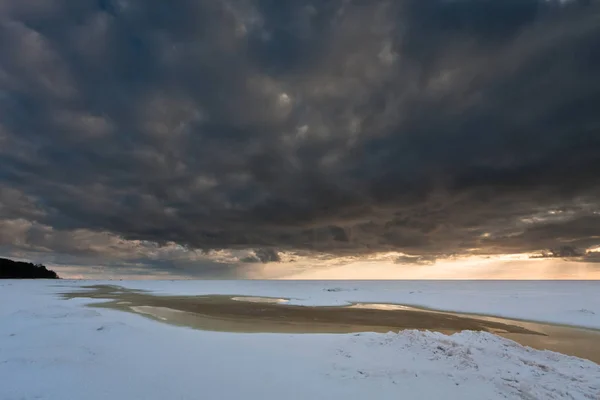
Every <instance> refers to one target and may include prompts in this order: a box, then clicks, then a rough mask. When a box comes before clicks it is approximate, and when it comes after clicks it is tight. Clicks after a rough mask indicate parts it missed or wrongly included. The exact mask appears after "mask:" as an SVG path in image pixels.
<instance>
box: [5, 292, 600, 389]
mask: <svg viewBox="0 0 600 400" xmlns="http://www.w3.org/2000/svg"><path fill="white" fill-rule="evenodd" d="M88 283H89V282H63V281H61V282H55V281H19V282H17V281H6V282H0V377H2V379H1V384H0V399H1V400H21V399H26V400H30V399H32V400H33V399H44V400H70V399H73V400H77V399H89V400H96V399H98V400H99V399H102V400H105V399H113V400H120V399H128V400H129V399H133V400H135V399H144V400H154V399H157V400H158V399H160V400H163V399H182V400H185V399H198V398H206V399H240V398H243V399H246V400H254V399H281V398H285V399H367V398H368V399H371V398H372V399H441V398H444V399H465V400H470V399H477V400H480V399H490V400H496V399H576V400H579V399H582V400H583V399H588V400H589V399H600V366H599V365H596V364H594V363H592V362H590V361H586V360H582V359H578V358H575V357H569V356H565V355H561V354H558V353H553V352H548V351H538V350H533V349H530V348H526V347H523V346H520V345H518V344H516V343H514V342H512V341H509V340H506V339H502V338H499V337H496V336H494V335H491V334H488V333H481V332H461V333H459V334H455V335H452V336H446V335H442V334H439V333H429V332H417V331H403V332H400V333H388V334H375V333H361V334H347V335H326V334H314V335H313V334H310V335H288V334H240V333H218V332H207V331H198V330H193V329H189V328H182V327H175V326H171V325H168V324H164V323H160V322H157V321H154V320H151V319H148V318H145V317H143V316H140V315H136V314H133V313H125V312H119V311H116V310H110V309H104V308H96V309H94V308H89V307H85V304H87V303H91V302H95V301H98V300H88V299H72V300H63V299H61V298H60V297H58V296H56V294H57V293H60V292H64V291H69V290H71V289H69V288H65V287H64V286H63V285H66V286H69V287H70V288H72V289H75V288H77V287H80V286H81V285H84V284H88ZM115 283H116V284H120V283H121V282H113V284H115ZM294 283H295V284H297V287H296V289H294V290H291V289H290V288H293V287H294ZM124 285H125V286H127V287H137V288H140V289H147V290H152V291H157V292H160V293H162V294H167V293H172V294H200V293H199V292H203V291H204V292H205V293H208V292H209V291H210V292H211V293H219V292H220V293H223V294H235V295H239V296H254V295H262V296H264V297H273V298H289V297H297V298H300V299H310V300H311V301H322V302H326V301H329V300H331V301H341V300H345V301H355V300H356V299H357V298H359V299H360V300H361V301H377V302H385V301H390V299H397V300H396V301H399V302H401V301H402V300H403V299H404V298H406V297H407V296H409V295H408V294H405V293H404V292H403V291H404V290H408V289H409V288H410V286H413V287H412V289H411V290H412V291H414V290H421V291H425V294H422V295H421V296H420V297H419V298H418V299H419V300H420V301H425V300H427V298H428V294H429V295H430V296H431V295H434V294H435V296H434V297H436V298H434V299H433V300H429V303H427V304H428V305H430V306H431V305H435V304H436V302H437V304H442V298H444V297H445V296H446V297H447V298H448V302H446V303H447V305H448V307H453V306H460V304H461V301H462V302H464V304H467V303H468V299H471V300H472V299H473V298H475V299H477V300H478V301H487V303H488V304H492V305H493V304H497V307H498V308H497V309H500V310H504V311H506V312H508V313H516V314H519V315H522V316H527V315H526V313H524V312H523V311H522V310H510V309H509V308H508V306H505V308H502V307H501V306H500V305H499V303H497V302H498V298H502V297H504V298H507V299H508V298H510V295H509V294H510V293H513V292H514V289H508V287H510V285H508V284H504V288H501V287H500V286H502V285H503V284H501V283H498V285H499V286H498V285H496V286H494V285H491V286H490V285H488V286H486V287H483V288H482V289H479V291H478V292H477V285H476V284H473V285H470V284H465V283H458V284H454V285H449V286H444V285H436V284H429V285H424V286H426V287H422V288H419V289H415V287H414V285H413V284H409V283H405V282H404V283H403V282H400V283H395V282H394V283H390V282H375V283H373V284H372V286H369V284H366V285H365V284H363V283H357V282H345V283H339V282H337V283H336V284H335V285H336V287H339V288H342V289H344V290H340V291H331V292H330V291H327V290H323V289H324V288H325V289H329V288H332V287H330V286H329V285H330V284H329V283H323V282H321V283H313V285H314V287H313V288H310V285H309V284H308V283H303V282H287V283H286V285H283V286H280V285H279V283H273V284H271V283H269V282H230V283H223V282H212V283H211V282H201V283H199V282H126V283H124ZM211 285H212V287H213V289H212V290H211V289H210V288H211ZM529 285H531V286H527V285H525V286H521V288H523V287H529V288H530V289H529V290H528V291H526V293H524V294H522V295H525V294H528V296H526V297H525V298H528V299H529V300H530V301H531V302H532V303H535V304H538V303H542V302H543V299H542V298H543V297H544V290H546V294H545V296H547V298H548V299H549V301H551V302H554V301H557V299H559V298H561V299H566V300H568V302H567V304H566V305H563V306H561V307H562V308H560V309H559V310H558V312H557V313H556V314H551V313H549V314H545V315H544V318H546V317H548V318H555V319H556V318H558V319H560V318H563V317H564V315H566V314H564V315H563V311H565V310H571V309H574V310H579V309H582V308H583V309H587V310H590V311H592V312H595V310H598V308H597V303H593V302H594V301H597V300H596V299H594V297H595V296H590V297H589V299H588V300H589V301H588V302H587V303H586V302H584V301H583V299H578V297H581V296H585V295H586V293H590V292H589V291H590V290H591V289H589V288H590V287H594V286H593V285H586V284H583V283H582V284H581V286H579V287H578V286H577V285H574V286H570V287H569V288H567V287H563V288H562V289H561V286H560V285H556V286H555V287H554V289H555V290H553V291H548V288H549V286H545V287H540V286H537V289H536V286H535V285H533V284H529ZM596 285H597V284H596ZM394 287H395V288H396V290H398V291H399V294H398V295H394V293H390V292H387V291H386V290H384V289H386V288H387V289H389V290H394ZM493 287H495V289H494V290H490V292H489V293H487V294H486V291H487V290H489V289H490V288H493ZM595 287H596V289H597V288H598V286H595ZM286 289H290V293H291V294H293V296H292V295H291V294H288V293H286ZM346 289H348V290H346ZM350 289H352V290H350ZM354 289H356V290H354ZM215 290H217V291H216V292H215ZM569 290H571V294H569ZM463 291H464V293H463ZM573 291H574V292H573ZM407 293H408V292H407ZM596 293H597V292H596ZM378 295H379V297H377V296H378ZM488 295H489V297H490V299H487V300H486V298H487V297H486V296H488ZM461 296H463V297H461ZM554 296H556V297H554ZM385 299H387V300H385ZM413 304H414V303H413ZM552 304H553V303H552ZM557 305H559V303H557ZM472 307H480V305H472ZM529 307H530V308H529V309H535V307H541V306H540V305H539V304H538V305H537V306H529ZM596 314H597V313H596ZM582 315H585V316H586V318H587V317H589V316H590V314H587V313H582ZM532 316H533V315H529V317H532ZM592 320H593V318H592ZM586 321H587V320H586Z"/></svg>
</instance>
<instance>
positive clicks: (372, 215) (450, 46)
mask: <svg viewBox="0 0 600 400" xmlns="http://www.w3.org/2000/svg"><path fill="white" fill-rule="evenodd" d="M588 3H589V4H588ZM599 15H600V10H599V7H598V4H597V3H596V2H587V3H586V2H570V3H568V4H567V3H565V2H554V1H534V0H519V1H516V0H514V1H513V0H508V1H506V0H505V1H501V0H494V1H492V0H485V1H475V0H461V1H452V2H450V1H442V0H439V1H436V0H432V1H425V2H424V1H416V0H402V1H386V0H377V1H371V2H368V4H367V3H364V2H360V1H342V0H339V1H337V0H332V1H326V2H323V1H309V0H303V1H296V2H269V1H259V0H255V1H252V0H247V1H226V0H221V1H213V0H200V1H198V0H193V1H192V0H182V1H178V2H176V3H168V4H167V3H165V2H162V1H158V0H150V1H149V0H128V1H113V0H103V1H100V2H99V1H95V0H94V1H92V0H80V1H79V2H78V3H77V6H76V7H74V6H72V5H69V4H68V3H67V2H64V1H60V0H56V1H48V2H34V3H32V2H22V1H17V0H8V1H4V2H2V5H0V32H1V33H0V49H2V50H0V163H1V165H2V169H1V170H0V217H1V218H2V219H3V221H4V223H5V224H12V223H14V221H21V222H19V224H30V227H29V228H28V234H27V235H29V236H30V237H29V239H28V240H29V241H30V242H31V243H33V244H31V246H34V247H36V248H38V247H40V246H42V247H44V248H45V249H46V251H48V252H52V251H56V252H60V253H64V254H79V253H78V252H79V251H80V250H81V249H80V248H79V247H78V246H79V245H77V246H75V248H74V247H73V246H72V245H71V244H69V243H75V242H76V243H82V242H86V240H87V239H85V238H83V239H82V238H81V237H79V236H77V235H82V232H86V235H87V234H89V235H104V234H107V235H109V236H110V237H111V238H114V240H117V238H118V240H123V241H124V243H128V246H129V244H132V243H147V244H148V246H149V247H150V248H146V247H145V246H146V245H142V246H141V249H139V252H138V250H132V249H131V248H129V247H128V248H127V250H123V249H122V248H121V247H119V246H116V247H110V246H112V245H110V246H109V245H107V246H108V247H110V248H111V249H112V250H110V251H109V250H106V247H102V250H98V251H96V254H98V255H99V254H103V252H105V251H109V253H110V252H115V253H114V254H116V255H115V258H116V259H118V258H121V259H127V257H129V256H125V255H124V254H123V252H126V253H127V254H131V253H135V254H138V256H139V257H141V258H143V257H146V256H145V254H153V251H155V249H154V248H153V247H152V246H157V248H170V247H169V246H175V245H176V246H181V247H182V248H185V249H191V250H192V251H196V250H198V251H202V250H204V251H206V252H208V251H209V250H215V251H220V250H223V249H227V250H228V251H238V250H245V251H246V250H247V249H268V250H260V251H259V253H260V254H261V255H260V256H259V255H258V253H256V254H254V256H255V257H256V259H258V260H260V261H261V262H264V260H266V261H277V259H276V257H273V255H276V254H277V252H280V251H290V252H293V251H305V252H312V253H314V254H321V253H326V254H329V255H331V257H335V256H340V257H341V256H361V255H367V254H371V253H374V252H384V251H397V252H402V253H406V254H415V255H419V257H425V258H424V259H429V258H428V257H433V258H435V257H439V256H441V255H444V254H449V253H457V254H462V253H480V254H489V253H502V252H532V251H537V250H540V249H545V248H550V247H552V246H556V245H557V244H558V245H560V244H566V243H572V242H573V241H575V244H574V245H575V246H577V247H582V248H587V247H589V246H592V245H594V244H596V243H597V237H600V225H598V224H597V223H596V222H597V221H596V220H597V215H598V213H599V212H600V205H599V204H598V201H597V199H598V198H599V197H598V196H599V195H600V193H599V190H598V188H599V187H600V185H599V184H600V182H599V180H600V141H599V140H598V128H599V126H600V125H599V124H600V116H599V115H598V113H597V111H596V107H594V105H595V104H598V102H599V101H600V95H599V93H600V74H598V72H597V71H598V70H600V58H599V57H598V56H597V51H596V48H597V47H598V43H599V40H600V27H599V26H598V24H597V22H596V21H597V18H598V16H599ZM563 209H564V210H567V211H566V214H565V216H564V217H561V218H554V217H553V216H554V215H555V214H551V213H552V212H556V210H563ZM567 214H568V215H567ZM536 218H537V219H536ZM553 218H554V219H553ZM11 221H12V222H11ZM23 221H25V222H23ZM21 226H22V225H21ZM40 227H43V228H40ZM11 229H17V228H14V227H13V228H11ZM48 232H51V234H49V233H48ZM36 235H37V236H36ZM48 235H50V237H51V238H52V240H50V239H48V238H47V237H48ZM41 238H46V239H41ZM103 240H105V239H100V238H99V237H94V241H100V242H102V241H103ZM111 240H113V239H111ZM4 241H7V239H6V238H5V239H4ZM30 242H28V243H30ZM7 246H8V247H10V248H15V246H19V244H18V243H17V244H15V243H14V241H10V240H8V244H7ZM90 246H91V245H90ZM90 246H88V247H90ZM92 247H93V246H92ZM134 247H135V246H134ZM269 249H270V250H269ZM89 251H90V248H87V250H86V252H89ZM247 251H251V250H247ZM136 252H138V253H136ZM261 252H266V253H261ZM136 257H137V256H136ZM247 257H250V256H247ZM242 258H244V256H242V257H241V258H239V259H238V261H239V260H241V259H242Z"/></svg>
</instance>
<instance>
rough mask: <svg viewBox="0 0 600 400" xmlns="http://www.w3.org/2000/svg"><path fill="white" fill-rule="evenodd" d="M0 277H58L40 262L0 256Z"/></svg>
mask: <svg viewBox="0 0 600 400" xmlns="http://www.w3.org/2000/svg"><path fill="white" fill-rule="evenodd" d="M0 279H60V278H59V277H58V275H57V274H56V272H54V271H52V270H50V269H48V268H46V267H45V266H43V265H42V264H32V263H28V262H22V261H13V260H9V259H6V258H0Z"/></svg>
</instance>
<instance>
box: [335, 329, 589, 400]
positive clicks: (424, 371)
mask: <svg viewBox="0 0 600 400" xmlns="http://www.w3.org/2000/svg"><path fill="white" fill-rule="evenodd" d="M358 360H360V363H358V362H357V361H358ZM333 370H334V371H335V374H332V375H333V376H337V378H340V379H352V380H354V379H366V378H368V379H369V380H373V379H375V380H383V381H391V382H392V383H394V384H403V385H406V384H408V385H409V386H413V387H414V386H415V385H417V386H418V385H419V383H420V384H421V385H424V386H426V385H431V384H432V383H435V384H436V385H440V386H442V387H443V386H445V385H454V386H462V385H465V386H469V387H473V386H476V385H479V384H484V386H487V387H488V388H489V387H490V386H492V387H494V388H495V390H496V393H497V394H498V395H499V396H502V397H505V396H507V397H508V398H518V399H548V400H552V399H590V400H591V399H600V365H597V364H595V363H593V362H591V361H587V360H582V359H580V358H577V357H570V356H566V355H563V354H560V353H555V352H551V351H540V350H535V349H532V348H529V347H525V346H521V345H520V344H518V343H516V342H513V341H511V340H508V339H504V338H501V337H498V336H495V335H493V334H491V333H487V332H473V331H463V332H461V333H456V334H453V335H451V336H447V335H444V334H441V333H437V332H421V331H416V330H407V331H402V332H400V333H391V332H390V333H388V334H375V333H360V334H356V335H352V336H347V337H346V342H345V343H344V344H343V345H341V346H340V347H339V348H338V350H337V351H336V355H335V362H334V365H333Z"/></svg>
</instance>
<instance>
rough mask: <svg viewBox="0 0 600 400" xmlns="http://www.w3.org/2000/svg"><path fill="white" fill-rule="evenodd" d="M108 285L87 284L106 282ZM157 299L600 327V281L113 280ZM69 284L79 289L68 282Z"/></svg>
mask: <svg viewBox="0 0 600 400" xmlns="http://www.w3.org/2000/svg"><path fill="white" fill-rule="evenodd" d="M106 283H107V282H92V284H106ZM108 283H110V284H115V285H120V286H124V287H127V288H132V289H144V290H149V291H151V292H153V293H155V294H158V295H169V294H172V295H207V294H224V295H231V296H246V297H247V296H259V297H270V298H278V299H290V300H289V301H288V302H287V303H286V304H296V305H305V306H327V305H329V306H340V305H347V304H350V303H396V304H402V305H407V306H415V307H427V308H434V309H437V310H444V311H459V312H465V313H474V314H490V315H495V316H500V317H506V318H514V319H525V320H531V321H538V322H552V323H558V324H565V325H573V326H582V327H588V328H596V329H600V295H598V293H600V281H258V280H257V281H113V282H108ZM72 284H73V285H79V284H80V283H78V282H76V281H75V282H73V283H72Z"/></svg>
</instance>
